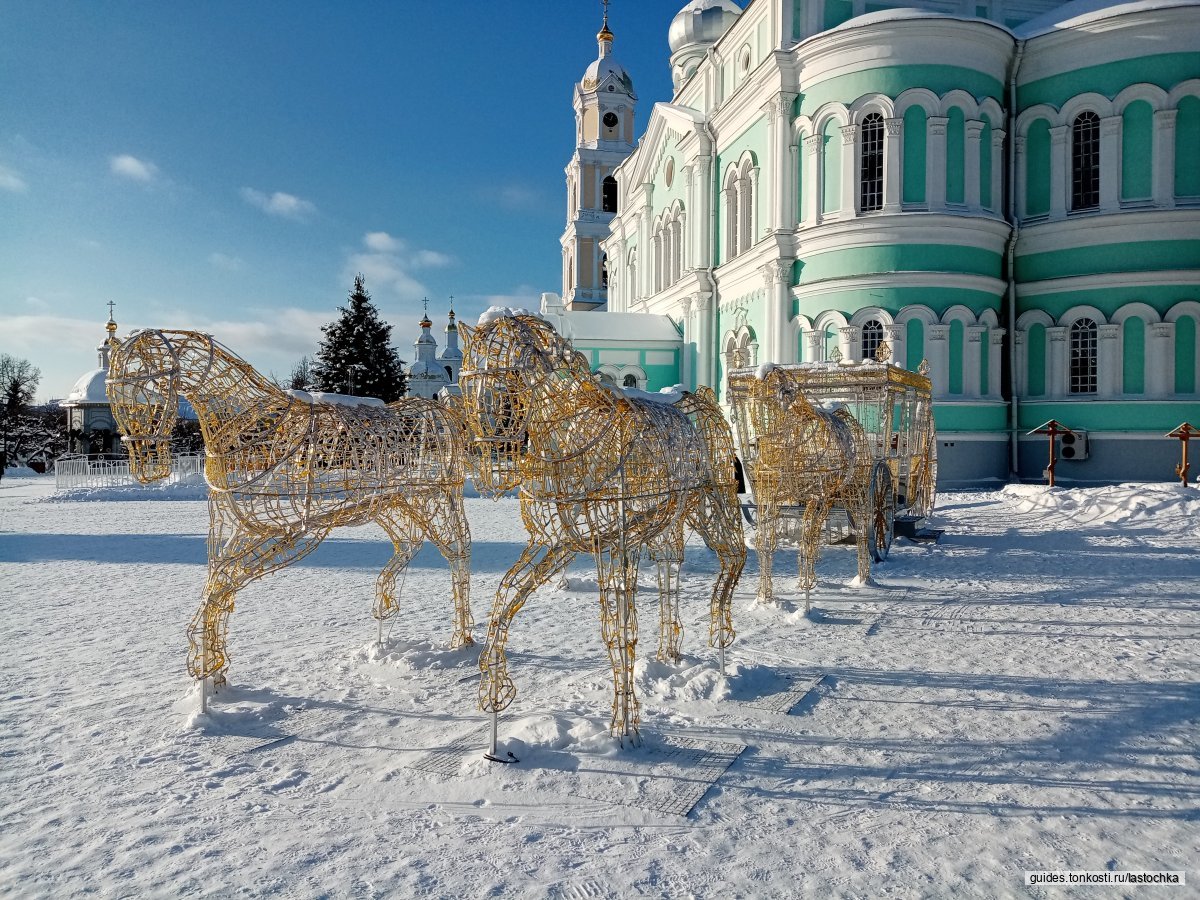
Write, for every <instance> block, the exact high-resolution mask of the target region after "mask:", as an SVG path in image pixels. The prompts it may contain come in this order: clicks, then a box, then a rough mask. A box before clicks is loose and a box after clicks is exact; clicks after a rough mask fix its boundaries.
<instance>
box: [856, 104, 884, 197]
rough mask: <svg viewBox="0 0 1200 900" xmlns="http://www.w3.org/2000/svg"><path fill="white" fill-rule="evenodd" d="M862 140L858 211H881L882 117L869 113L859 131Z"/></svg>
mask: <svg viewBox="0 0 1200 900" xmlns="http://www.w3.org/2000/svg"><path fill="white" fill-rule="evenodd" d="M859 134H860V137H861V138H862V167H861V172H860V175H859V182H858V184H859V204H860V205H859V209H860V210H861V211H862V212H873V211H875V210H880V209H883V116H881V115H880V114H879V113H871V114H870V115H869V116H867V117H866V118H865V119H863V122H862V127H861V129H860V130H859Z"/></svg>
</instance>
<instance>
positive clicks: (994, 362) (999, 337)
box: [987, 328, 1004, 400]
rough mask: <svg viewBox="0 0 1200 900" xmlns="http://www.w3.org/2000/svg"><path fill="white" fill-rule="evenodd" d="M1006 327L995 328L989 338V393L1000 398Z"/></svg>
mask: <svg viewBox="0 0 1200 900" xmlns="http://www.w3.org/2000/svg"><path fill="white" fill-rule="evenodd" d="M1003 354H1004V329H1003V328H993V329H992V330H991V332H990V338H989V340H988V387H987V395H988V397H989V398H990V399H992V400H999V399H1000V397H1001V394H1002V388H1001V379H1000V373H1001V372H1002V371H1003V370H1004V363H1003Z"/></svg>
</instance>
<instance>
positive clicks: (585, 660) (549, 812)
mask: <svg viewBox="0 0 1200 900" xmlns="http://www.w3.org/2000/svg"><path fill="white" fill-rule="evenodd" d="M157 496H159V497H162V496H163V494H162V493H160V494H158V495H157ZM182 496H183V497H188V498H194V497H195V496H196V494H195V492H194V491H193V492H192V493H187V492H186V491H184V492H183V493H182ZM84 501H86V502H84ZM468 512H469V515H470V520H471V526H472V529H473V532H474V547H475V553H474V572H475V575H474V580H473V585H472V590H473V606H474V610H475V618H476V620H477V626H476V632H475V633H476V638H477V639H478V640H480V641H482V639H483V636H484V634H485V630H486V621H487V615H488V612H489V609H490V603H491V598H492V596H493V594H494V592H495V589H496V586H497V584H498V583H499V579H500V577H501V575H502V574H503V572H504V570H505V569H506V568H507V567H508V565H510V564H511V563H512V562H513V561H514V560H515V558H516V556H517V554H518V552H519V549H520V546H521V543H522V534H523V532H522V530H521V526H520V521H519V518H518V516H517V508H516V503H515V502H514V501H512V500H501V501H498V502H491V501H487V500H479V499H471V500H469V501H468ZM937 524H940V525H941V526H942V527H945V528H946V529H947V531H946V535H945V537H944V538H943V540H942V542H941V544H940V545H938V546H915V545H911V544H906V543H905V542H903V541H897V543H896V545H895V546H894V548H893V552H892V557H891V559H889V560H888V562H887V563H886V564H884V565H882V566H880V567H878V568H877V570H876V576H875V579H876V584H875V585H873V586H868V587H848V586H847V584H848V582H849V581H850V579H851V578H852V576H853V574H854V561H853V557H852V553H851V551H850V550H848V549H844V548H831V549H829V550H827V551H826V554H825V556H824V558H823V559H822V562H821V563H820V565H819V567H818V573H819V574H820V576H821V578H822V582H821V585H820V588H819V590H818V592H817V594H816V596H815V599H814V606H815V611H814V614H813V615H812V616H811V617H808V618H806V617H805V616H804V615H803V609H802V603H801V604H799V605H798V604H797V602H796V599H795V595H794V593H787V592H786V591H785V592H784V598H785V599H784V602H783V603H782V604H781V605H779V606H778V607H772V608H762V607H754V606H752V605H751V598H752V597H753V594H754V589H755V581H756V578H757V564H756V562H755V560H754V557H753V554H751V557H750V560H749V563H748V566H747V571H746V574H745V575H744V577H743V581H742V583H741V585H740V587H739V592H738V597H737V600H736V605H735V626H736V627H737V629H738V632H739V637H738V641H737V643H736V644H735V646H734V647H733V649H732V650H731V652H730V656H729V660H730V666H729V672H730V677H728V678H726V679H722V678H721V677H720V676H719V674H718V672H717V668H716V657H715V653H714V652H713V651H710V650H708V649H707V648H706V647H705V641H704V639H705V636H706V634H707V612H706V597H707V593H708V590H709V587H710V585H711V577H712V573H713V570H714V564H715V559H714V557H713V556H712V555H711V554H710V553H709V552H708V551H707V550H706V549H705V548H703V547H702V546H696V545H690V546H689V557H688V561H687V563H686V565H685V574H684V579H683V584H684V608H685V616H684V618H685V622H686V624H687V628H688V630H687V635H686V637H685V647H686V652H687V654H688V657H687V659H686V660H685V662H684V664H683V665H681V666H678V667H672V666H665V665H662V664H659V663H653V662H651V663H646V662H642V663H639V667H638V687H639V691H640V696H641V699H642V703H643V711H642V726H643V737H644V741H643V743H642V746H641V747H639V748H636V749H628V748H627V749H621V748H620V747H619V746H617V745H616V744H615V742H614V741H613V740H612V739H610V738H609V737H608V736H607V722H608V716H609V700H610V696H609V695H610V691H609V675H608V671H607V660H606V656H605V653H604V649H603V645H602V643H601V641H600V637H599V627H598V608H597V602H596V600H595V597H594V588H595V575H594V572H593V571H592V570H591V568H590V566H589V564H588V563H587V561H586V560H580V561H577V563H576V565H575V567H574V568H573V569H572V571H571V577H570V579H569V582H568V584H567V586H565V587H560V588H556V589H553V590H552V589H546V590H544V591H543V592H541V593H540V594H539V595H537V596H535V597H534V598H533V599H532V600H531V602H530V603H529V605H528V606H527V607H526V608H525V609H524V610H523V611H522V613H521V615H520V616H519V617H518V618H517V621H516V624H515V626H514V628H513V630H512V634H511V639H510V644H509V646H510V649H511V656H510V671H511V672H512V674H513V675H514V677H515V678H516V681H517V686H518V690H519V692H520V694H519V696H518V698H517V700H516V702H515V704H514V705H513V706H512V707H511V708H510V709H509V710H508V711H507V712H506V713H505V714H504V715H502V717H501V720H500V741H501V746H502V749H503V750H506V751H511V752H513V753H514V754H515V755H516V756H517V757H519V758H520V760H521V761H520V764H518V765H497V764H494V763H489V762H487V761H485V760H484V759H482V756H481V753H482V750H483V749H484V746H485V742H486V737H487V726H486V721H485V719H484V717H483V715H482V714H480V713H479V712H477V711H476V709H475V690H476V683H477V679H476V670H475V656H476V654H475V653H474V652H472V651H470V650H462V651H451V650H448V649H446V644H445V641H446V640H447V638H448V637H449V633H450V625H451V610H450V603H449V599H448V596H449V574H448V571H447V569H446V566H445V563H444V562H443V561H442V559H441V557H439V556H438V555H437V554H436V552H434V551H433V550H432V549H431V548H429V547H426V548H425V549H424V550H423V551H422V552H421V554H420V555H419V556H418V557H417V559H416V561H415V562H414V564H413V566H412V568H411V570H410V572H409V574H408V577H407V581H406V583H405V585H404V597H405V598H406V600H405V607H406V613H405V617H404V619H403V621H401V622H398V623H397V624H396V625H395V627H394V628H393V629H392V630H391V632H390V635H389V637H388V640H387V642H386V644H385V646H383V647H382V648H380V647H377V646H375V644H374V639H375V625H374V622H373V620H372V619H371V618H370V606H371V600H372V592H373V584H374V579H375V575H376V573H377V572H378V570H379V568H380V567H381V566H382V565H383V563H384V562H385V561H386V559H387V558H388V556H389V555H390V546H389V545H388V544H387V543H386V541H385V540H384V536H383V533H382V531H380V530H378V529H375V528H360V529H345V530H342V531H340V532H335V533H334V535H333V537H332V538H331V539H329V540H327V541H326V542H325V544H324V545H323V546H322V547H321V548H320V549H319V550H317V551H316V552H315V553H314V554H313V555H311V556H310V557H308V558H307V559H306V560H304V561H303V562H302V563H300V564H298V565H296V566H293V567H292V568H290V569H287V570H285V571H283V572H281V573H278V574H276V575H272V576H268V577H267V578H266V579H264V580H262V581H260V582H258V583H256V584H254V585H252V586H250V587H248V588H246V589H245V590H244V591H243V592H242V593H241V595H240V596H239V598H238V604H237V612H236V613H235V614H234V616H233V618H232V624H231V632H230V642H231V643H230V646H231V650H232V668H231V671H230V678H231V683H232V687H231V689H229V690H227V691H225V692H223V693H221V694H219V695H218V696H217V698H216V700H215V701H214V706H213V711H212V713H211V714H210V715H208V716H198V715H197V714H196V695H195V693H194V692H193V691H192V689H191V685H190V684H189V682H188V679H187V677H186V675H185V673H184V659H185V646H186V645H185V638H184V628H185V626H186V624H187V622H188V620H189V618H190V617H191V615H192V613H193V611H194V609H195V607H196V605H197V602H198V599H199V592H200V589H201V586H202V583H203V579H204V564H205V542H204V536H205V531H206V528H207V513H206V507H205V504H204V503H203V501H200V500H196V499H181V500H177V501H174V502H171V501H167V500H161V499H160V500H158V501H157V502H131V501H130V500H129V499H125V498H123V495H122V494H121V492H113V491H110V492H107V493H104V494H100V493H93V494H83V495H76V496H75V499H71V500H66V501H63V500H62V499H61V495H59V496H57V497H56V495H55V494H54V492H53V489H52V479H49V478H45V477H26V478H15V477H10V478H5V479H4V480H3V481H2V482H0V600H2V603H3V610H2V615H0V651H2V652H0V790H2V793H0V893H4V894H7V895H10V896H21V897H30V896H34V897H36V896H47V897H50V896H53V897H62V896H68V895H73V894H79V893H84V892H99V893H101V894H103V895H114V896H139V897H140V896H180V895H185V894H186V895H190V896H203V895H217V896H224V895H231V894H244V895H251V896H256V895H261V894H276V895H284V896H315V895H330V896H364V897H374V896H379V897H383V896H393V897H400V896H430V897H478V896H497V897H500V896H504V897H509V896H515V897H526V896H528V897H570V898H592V897H628V896H651V897H686V896H698V897H715V896H732V897H740V896H755V897H758V896H768V897H783V896H812V897H824V896H855V897H880V896H904V897H908V896H932V897H950V896H954V897H963V896H1001V897H1008V896H1026V895H1030V894H1033V895H1035V896H1043V895H1047V892H1046V891H1044V890H1043V889H1041V888H1038V889H1029V888H1025V887H1023V885H1022V873H1023V872H1024V871H1025V870H1029V869H1035V870H1041V869H1071V870H1077V869H1084V870H1104V869H1112V870H1120V871H1128V870H1158V869H1163V870H1190V871H1188V872H1187V877H1188V880H1189V884H1188V886H1187V887H1186V888H1184V889H1175V890H1172V889H1169V888H1155V889H1152V891H1151V893H1153V894H1154V895H1155V896H1158V895H1160V894H1162V895H1167V894H1169V895H1170V896H1187V895H1191V896H1195V895H1196V890H1197V886H1198V885H1200V872H1197V871H1196V865H1195V864H1196V862H1197V859H1198V849H1200V847H1198V844H1200V758H1198V757H1197V752H1198V751H1197V744H1198V738H1200V688H1198V685H1197V671H1198V666H1197V663H1198V654H1197V640H1198V638H1200V596H1198V595H1200V591H1198V587H1200V553H1197V545H1198V544H1200V493H1198V492H1197V491H1196V490H1194V489H1191V490H1189V489H1183V488H1179V487H1173V486H1168V485H1158V486H1147V485H1138V486H1133V485H1125V486H1118V487H1112V488H1092V489H1086V490H1056V491H1048V490H1047V489H1045V488H1042V487H1030V486H1025V487H1010V488H1007V489H1004V490H1002V491H999V492H996V493H974V494H970V493H964V494H950V495H946V496H943V497H942V499H941V507H940V511H939V516H938V522H937ZM776 565H777V571H779V570H780V569H782V570H783V572H784V573H791V574H793V575H794V571H795V569H794V565H795V563H794V560H793V559H790V558H788V557H781V558H780V559H779V560H777V564H776ZM641 581H642V584H643V585H644V586H646V587H649V585H650V584H651V583H652V581H653V572H652V571H651V570H649V569H648V568H646V569H644V570H643V576H642V579H641ZM780 582H781V583H783V584H785V585H786V584H787V581H786V580H785V579H783V578H781V579H780ZM788 598H791V599H790V600H789V599H788ZM656 621H657V614H656V605H655V603H654V597H653V594H652V593H647V594H646V595H644V596H643V600H642V603H641V607H640V622H641V636H642V640H641V644H640V646H639V650H640V651H641V652H642V656H643V657H645V656H647V655H649V654H652V653H653V651H654V646H655V637H656V630H657V629H656ZM806 690H807V693H806ZM793 703H795V705H794V707H792V708H791V711H790V713H789V712H788V711H787V709H788V707H789V706H791V705H792V704H793ZM743 746H744V748H745V749H740V748H741V747H743ZM739 750H740V752H739ZM731 760H732V762H731ZM726 766H727V768H726ZM710 782H711V786H709V784H710ZM693 804H694V807H693ZM689 808H690V811H689ZM1049 895H1058V894H1057V892H1056V891H1050V892H1049ZM1070 895H1071V896H1081V894H1078V893H1075V892H1071V893H1070ZM1088 895H1089V896H1092V895H1094V896H1104V897H1118V896H1138V897H1142V896H1148V895H1149V894H1148V893H1147V892H1146V889H1145V888H1143V889H1140V890H1135V889H1122V888H1104V889H1100V891H1093V892H1092V893H1089V894H1088Z"/></svg>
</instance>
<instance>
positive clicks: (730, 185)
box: [725, 169, 738, 259]
mask: <svg viewBox="0 0 1200 900" xmlns="http://www.w3.org/2000/svg"><path fill="white" fill-rule="evenodd" d="M737 255H738V177H737V172H736V170H733V169H731V170H730V171H729V174H728V175H727V176H726V178H725V258H726V259H733V258H734V257H735V256H737Z"/></svg>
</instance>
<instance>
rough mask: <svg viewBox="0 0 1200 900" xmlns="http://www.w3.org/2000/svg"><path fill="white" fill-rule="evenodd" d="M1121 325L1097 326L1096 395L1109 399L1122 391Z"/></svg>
mask: <svg viewBox="0 0 1200 900" xmlns="http://www.w3.org/2000/svg"><path fill="white" fill-rule="evenodd" d="M1120 336H1121V326H1120V325H1097V326H1096V395H1097V397H1100V398H1101V399H1109V398H1111V397H1114V396H1116V395H1117V394H1118V393H1120V386H1119V382H1118V376H1119V375H1120V371H1121V356H1120V353H1119V352H1118V351H1119V348H1120V346H1121V345H1120V341H1119V338H1120Z"/></svg>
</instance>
